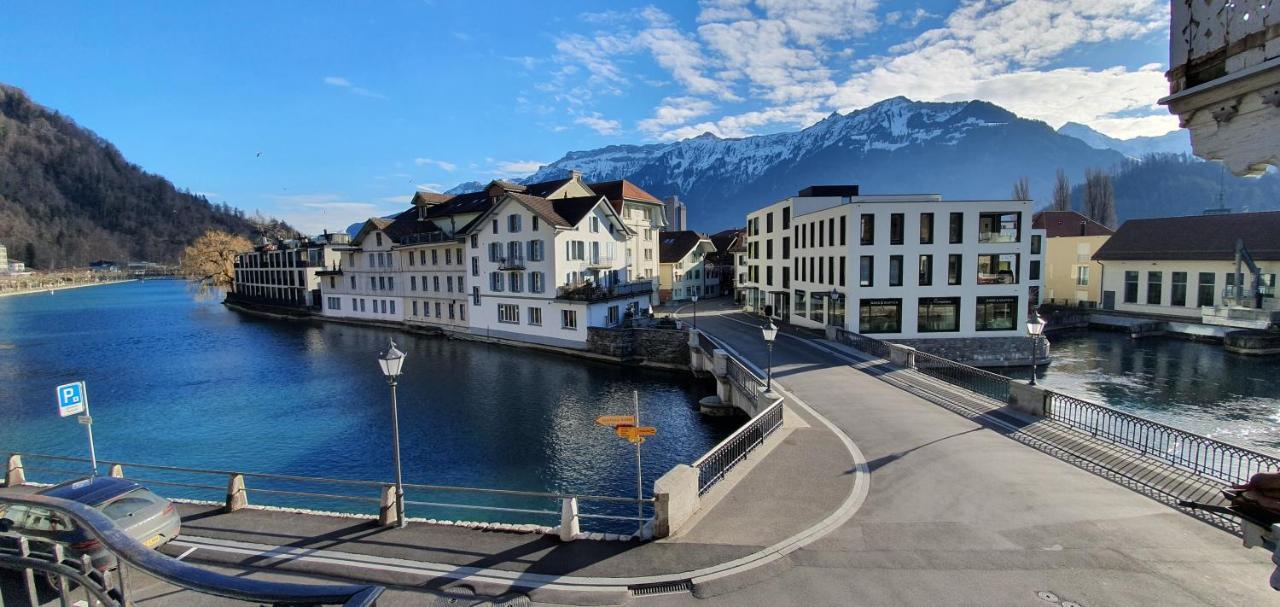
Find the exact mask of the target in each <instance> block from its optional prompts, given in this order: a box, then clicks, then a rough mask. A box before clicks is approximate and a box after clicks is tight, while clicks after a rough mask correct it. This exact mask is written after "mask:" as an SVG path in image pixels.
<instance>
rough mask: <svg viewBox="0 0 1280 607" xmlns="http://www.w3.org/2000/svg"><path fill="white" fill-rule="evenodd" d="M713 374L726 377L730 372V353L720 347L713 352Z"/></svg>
mask: <svg viewBox="0 0 1280 607" xmlns="http://www.w3.org/2000/svg"><path fill="white" fill-rule="evenodd" d="M711 357H712V359H711V374H712V375H715V376H716V377H724V376H726V375H728V374H729V354H728V353H727V352H725V351H724V350H721V349H720V348H716V349H715V350H713V351H712V352H711Z"/></svg>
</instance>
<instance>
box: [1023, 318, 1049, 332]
mask: <svg viewBox="0 0 1280 607" xmlns="http://www.w3.org/2000/svg"><path fill="white" fill-rule="evenodd" d="M1046 324H1048V323H1046V322H1045V321H1044V319H1043V318H1041V317H1040V314H1039V313H1033V315H1032V316H1031V318H1028V319H1027V334H1028V335H1031V336H1032V337H1039V336H1040V334H1041V333H1044V326H1045V325H1046Z"/></svg>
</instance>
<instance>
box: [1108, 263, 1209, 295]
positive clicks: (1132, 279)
mask: <svg viewBox="0 0 1280 607" xmlns="http://www.w3.org/2000/svg"><path fill="white" fill-rule="evenodd" d="M1201 276H1202V277H1203V276H1204V275H1203V274H1201ZM1202 288H1203V287H1202ZM1210 297H1212V295H1211V296H1210ZM1124 302H1125V303H1138V273H1137V272H1135V271H1133V270H1128V271H1126V272H1125V273H1124Z"/></svg>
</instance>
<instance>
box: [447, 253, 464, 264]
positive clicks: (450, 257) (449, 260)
mask: <svg viewBox="0 0 1280 607" xmlns="http://www.w3.org/2000/svg"><path fill="white" fill-rule="evenodd" d="M458 261H459V262H461V261H462V258H461V257H459V258H458ZM452 263H453V249H445V250H444V265H451V264H452Z"/></svg>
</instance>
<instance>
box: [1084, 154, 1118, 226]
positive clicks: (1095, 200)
mask: <svg viewBox="0 0 1280 607" xmlns="http://www.w3.org/2000/svg"><path fill="white" fill-rule="evenodd" d="M1084 215H1085V216H1086V217H1088V218H1089V219H1092V220H1094V221H1096V222H1098V223H1100V224H1102V225H1105V226H1107V227H1109V228H1114V227H1116V223H1117V219H1116V193H1115V190H1114V189H1113V188H1112V186H1111V176H1110V175H1108V174H1106V173H1105V172H1104V171H1103V170H1102V169H1089V170H1087V171H1085V176H1084Z"/></svg>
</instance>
